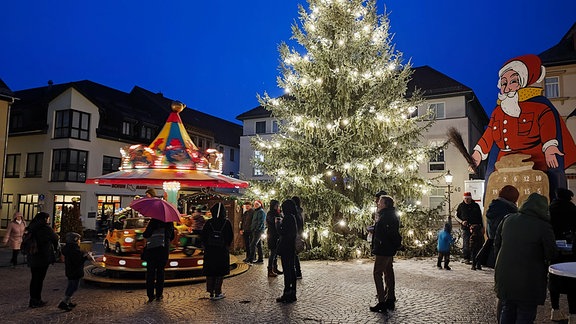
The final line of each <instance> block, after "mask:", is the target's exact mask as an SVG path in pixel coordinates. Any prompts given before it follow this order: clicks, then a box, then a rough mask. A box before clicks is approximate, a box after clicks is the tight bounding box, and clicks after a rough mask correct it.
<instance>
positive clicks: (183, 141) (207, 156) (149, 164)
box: [86, 103, 248, 188]
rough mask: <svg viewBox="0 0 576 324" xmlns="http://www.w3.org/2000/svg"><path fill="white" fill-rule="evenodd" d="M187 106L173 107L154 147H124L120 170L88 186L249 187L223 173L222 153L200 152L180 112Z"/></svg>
mask: <svg viewBox="0 0 576 324" xmlns="http://www.w3.org/2000/svg"><path fill="white" fill-rule="evenodd" d="M184 107H185V106H184V104H182V103H174V104H172V112H171V113H170V116H168V120H167V121H166V124H165V125H164V127H163V128H162V130H161V131H160V133H159V134H158V136H157V137H156V139H154V141H153V142H152V144H150V146H144V145H142V144H137V145H131V146H127V147H123V148H122V149H121V150H120V152H121V153H122V165H121V167H120V171H117V172H113V173H109V174H105V175H102V176H99V177H96V178H91V179H88V180H86V183H91V184H101V185H113V184H140V185H149V186H159V185H163V184H165V183H166V182H178V183H180V186H182V187H214V188H246V187H248V182H246V181H242V180H239V179H235V178H232V177H228V176H225V175H223V174H222V153H220V152H218V151H217V150H215V149H207V150H206V151H205V152H204V153H203V152H200V151H199V150H198V147H197V146H196V145H194V143H193V142H192V140H191V139H190V136H188V133H187V132H186V129H185V128H184V125H183V124H182V120H181V119H180V115H179V113H180V112H181V111H182V110H183V109H184Z"/></svg>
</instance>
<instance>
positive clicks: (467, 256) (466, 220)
mask: <svg viewBox="0 0 576 324" xmlns="http://www.w3.org/2000/svg"><path fill="white" fill-rule="evenodd" d="M463 200H464V201H462V202H461V203H460V204H459V205H458V208H456V220H457V221H458V222H459V223H460V225H461V229H462V256H463V258H464V261H465V262H466V264H472V258H473V257H475V256H473V255H472V254H471V253H470V225H472V224H482V210H481V209H480V205H478V203H477V202H475V201H474V200H473V199H472V193H470V192H465V193H464V196H463Z"/></svg>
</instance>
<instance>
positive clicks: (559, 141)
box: [472, 54, 576, 198]
mask: <svg viewBox="0 0 576 324" xmlns="http://www.w3.org/2000/svg"><path fill="white" fill-rule="evenodd" d="M498 76H499V78H500V79H499V82H498V88H499V89H500V92H499V94H498V101H497V106H496V108H495V109H494V111H493V112H492V116H491V117H490V122H489V124H488V128H486V131H484V134H483V135H482V137H481V138H480V140H479V141H478V144H477V145H476V146H475V147H474V153H473V154H472V158H473V159H474V163H475V164H476V165H478V164H480V162H481V161H482V160H486V159H488V161H487V170H486V179H487V180H488V177H489V176H490V174H491V173H492V172H493V171H494V163H495V162H496V161H498V160H500V158H502V157H503V156H505V155H509V154H516V153H523V154H528V155H529V156H530V158H529V159H527V161H532V162H533V163H534V166H533V168H534V169H536V170H541V171H543V172H545V173H546V174H547V175H548V179H549V182H550V195H551V197H550V198H554V195H555V191H556V190H555V189H556V188H566V187H567V180H566V175H565V172H564V170H565V169H567V168H568V167H570V166H571V165H572V164H574V163H576V145H575V144H574V139H573V138H572V136H571V135H570V132H569V131H568V128H567V127H566V124H565V122H564V120H563V119H562V118H561V117H560V115H559V114H558V111H557V110H556V108H555V107H554V106H553V105H552V103H551V102H550V101H549V100H548V99H547V98H546V97H544V96H543V95H542V92H543V89H542V88H539V87H534V86H533V85H534V84H535V83H539V82H541V81H542V80H543V79H544V77H545V68H544V66H542V63H541V61H540V58H539V57H538V56H536V55H533V54H529V55H523V56H519V57H516V58H513V59H511V60H509V61H507V62H506V63H505V64H504V65H503V66H502V68H501V69H500V71H499V72H498Z"/></svg>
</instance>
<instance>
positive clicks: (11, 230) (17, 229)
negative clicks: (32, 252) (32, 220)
mask: <svg viewBox="0 0 576 324" xmlns="http://www.w3.org/2000/svg"><path fill="white" fill-rule="evenodd" d="M25 231H26V222H25V221H24V219H23V218H22V213H21V212H19V211H17V212H15V213H14V217H13V218H12V221H11V222H10V223H8V228H6V235H4V240H3V241H2V244H3V245H5V246H8V247H9V248H11V249H12V258H11V259H10V263H12V267H16V265H17V264H18V253H20V245H21V244H22V236H23V235H24V232H25Z"/></svg>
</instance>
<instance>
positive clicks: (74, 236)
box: [66, 232, 81, 244]
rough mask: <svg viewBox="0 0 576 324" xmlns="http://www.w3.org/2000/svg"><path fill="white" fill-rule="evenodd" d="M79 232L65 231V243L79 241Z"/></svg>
mask: <svg viewBox="0 0 576 324" xmlns="http://www.w3.org/2000/svg"><path fill="white" fill-rule="evenodd" d="M80 237H81V236H80V234H78V233H75V232H68V233H66V243H69V244H76V243H78V242H79V241H80Z"/></svg>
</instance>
